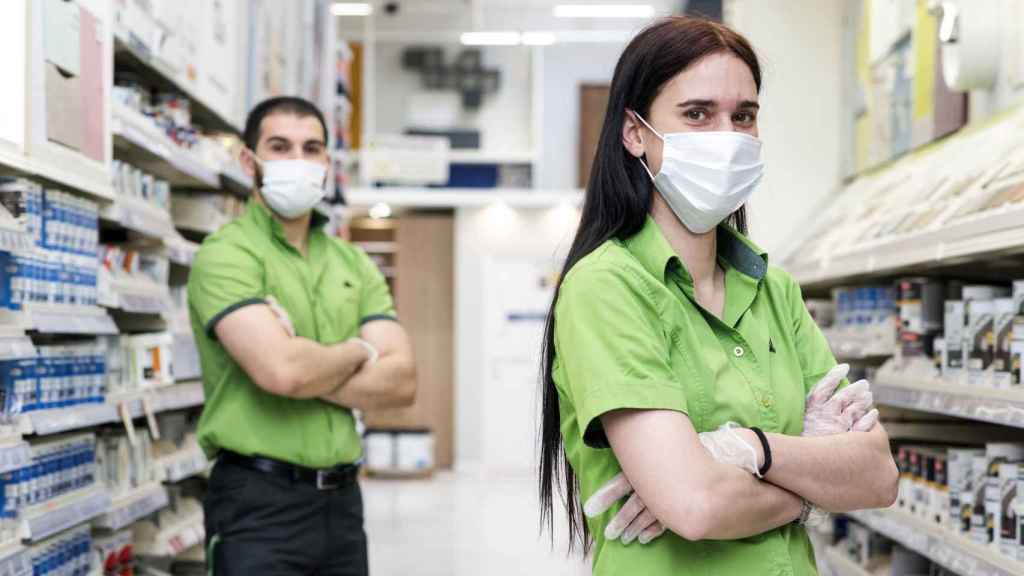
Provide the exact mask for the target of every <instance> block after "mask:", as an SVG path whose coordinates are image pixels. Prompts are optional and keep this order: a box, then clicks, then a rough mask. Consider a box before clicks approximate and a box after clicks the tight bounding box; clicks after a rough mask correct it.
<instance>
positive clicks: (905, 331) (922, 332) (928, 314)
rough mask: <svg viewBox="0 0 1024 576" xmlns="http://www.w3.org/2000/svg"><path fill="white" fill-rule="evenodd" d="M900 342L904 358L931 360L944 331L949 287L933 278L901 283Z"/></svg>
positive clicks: (899, 304) (912, 279)
mask: <svg viewBox="0 0 1024 576" xmlns="http://www.w3.org/2000/svg"><path fill="white" fill-rule="evenodd" d="M898 287H899V300H898V301H897V305H898V306H899V339H900V348H901V352H902V354H903V356H904V357H917V356H926V355H928V356H930V355H932V354H933V352H934V348H933V345H932V342H933V340H934V339H935V336H936V335H937V334H939V333H941V331H942V322H943V312H944V306H945V296H946V286H945V284H943V283H942V282H940V281H938V280H932V279H929V278H905V279H902V280H900V281H899V283H898Z"/></svg>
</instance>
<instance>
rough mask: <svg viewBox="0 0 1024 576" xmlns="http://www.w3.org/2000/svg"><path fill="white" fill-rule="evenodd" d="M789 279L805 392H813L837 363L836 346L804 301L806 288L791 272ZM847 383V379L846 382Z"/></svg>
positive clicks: (794, 331)
mask: <svg viewBox="0 0 1024 576" xmlns="http://www.w3.org/2000/svg"><path fill="white" fill-rule="evenodd" d="M787 278H788V280H789V291H788V300H789V312H790V319H791V321H792V325H793V342H794V343H795V345H796V351H797V355H798V356H799V358H800V368H801V370H802V372H803V379H804V392H805V393H808V394H809V393H810V392H811V389H812V388H813V387H814V385H815V384H817V383H818V380H821V378H822V377H823V376H825V374H827V373H828V371H829V370H831V369H832V368H834V367H835V366H836V358H835V356H834V355H833V354H832V348H831V347H830V346H829V344H828V340H826V339H825V335H824V334H822V332H821V328H819V327H818V324H817V322H815V321H814V318H811V313H810V312H809V311H808V310H807V305H806V304H805V303H804V297H803V291H802V290H801V289H800V285H799V284H797V282H796V280H794V279H793V278H792V277H789V276H788V275H787ZM843 385H844V386H845V385H846V382H844V383H843Z"/></svg>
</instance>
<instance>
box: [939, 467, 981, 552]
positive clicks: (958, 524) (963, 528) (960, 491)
mask: <svg viewBox="0 0 1024 576" xmlns="http://www.w3.org/2000/svg"><path fill="white" fill-rule="evenodd" d="M984 456H985V450H984V449H981V448H950V449H949V450H947V452H946V459H947V467H948V470H947V476H948V482H949V509H948V514H949V525H950V527H951V528H952V529H953V530H954V531H956V532H961V533H965V534H966V533H968V532H970V530H971V507H970V506H965V505H964V503H965V501H966V499H967V495H968V494H971V493H973V490H974V476H973V466H974V459H975V458H976V457H981V458H983V457H984Z"/></svg>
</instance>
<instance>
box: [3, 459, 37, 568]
mask: <svg viewBox="0 0 1024 576" xmlns="http://www.w3.org/2000/svg"><path fill="white" fill-rule="evenodd" d="M31 463H32V449H31V448H30V447H29V445H28V442H24V441H21V440H20V439H19V440H17V441H14V442H7V443H5V444H3V445H0V474H5V473H7V472H10V471H12V470H17V469H18V468H24V467H25V466H28V465H29V464H31ZM0 574H3V572H2V571H0Z"/></svg>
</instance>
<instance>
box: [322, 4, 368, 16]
mask: <svg viewBox="0 0 1024 576" xmlns="http://www.w3.org/2000/svg"><path fill="white" fill-rule="evenodd" d="M331 14H334V15H335V16H369V15H370V14H373V6H371V5H370V4H369V3H368V2H335V3H334V4H332V5H331Z"/></svg>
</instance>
